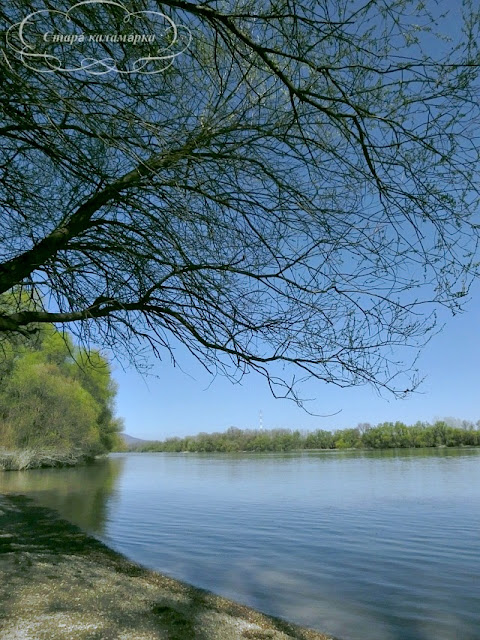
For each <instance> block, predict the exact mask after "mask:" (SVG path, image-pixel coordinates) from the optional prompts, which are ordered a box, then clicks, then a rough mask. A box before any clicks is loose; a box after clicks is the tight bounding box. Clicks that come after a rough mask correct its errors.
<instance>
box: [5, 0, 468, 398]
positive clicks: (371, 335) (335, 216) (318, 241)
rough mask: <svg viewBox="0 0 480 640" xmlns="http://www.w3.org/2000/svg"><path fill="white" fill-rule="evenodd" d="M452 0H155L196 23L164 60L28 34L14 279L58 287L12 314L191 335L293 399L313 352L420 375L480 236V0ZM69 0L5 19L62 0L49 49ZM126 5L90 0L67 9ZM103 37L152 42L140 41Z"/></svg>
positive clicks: (14, 74)
mask: <svg viewBox="0 0 480 640" xmlns="http://www.w3.org/2000/svg"><path fill="white" fill-rule="evenodd" d="M80 4H82V3H80ZM26 5H28V6H26ZM443 5H444V3H442V2H441V3H439V4H435V7H434V8H433V9H432V11H433V13H429V9H428V6H429V3H422V2H418V1H417V0H415V1H413V0H388V1H385V0H365V1H357V0H295V1H291V0H265V1H262V2H255V3H254V2H252V1H251V0H228V1H220V0H218V1H216V0H213V1H208V2H204V3H193V2H189V1H186V0H168V1H166V2H162V3H156V2H153V0H152V1H147V0H145V1H143V0H135V2H131V3H129V8H130V10H131V11H133V9H135V10H136V11H139V10H142V9H144V10H147V9H148V10H151V11H154V10H155V11H157V12H159V11H161V12H163V14H165V15H166V16H168V18H169V20H171V21H172V22H173V23H174V24H175V25H180V26H181V28H182V29H183V31H181V29H180V27H179V33H180V32H182V33H183V35H184V37H185V38H186V36H185V34H186V33H187V29H188V31H189V32H190V34H191V41H190V42H189V43H185V42H184V43H183V45H182V46H180V44H179V47H180V50H181V49H182V48H185V46H186V44H188V47H187V48H186V49H185V50H184V51H183V53H181V55H179V56H178V57H176V58H175V59H173V60H171V64H165V66H164V68H162V70H161V73H157V72H156V71H158V69H155V68H154V67H149V66H148V65H147V66H146V67H145V66H144V67H143V69H142V72H141V73H119V72H118V69H117V72H115V71H112V70H110V71H109V70H108V69H105V68H103V69H99V68H98V67H97V68H96V73H95V74H94V73H93V72H89V71H88V70H83V71H81V70H80V71H76V72H62V71H58V70H53V69H52V67H51V66H50V67H49V66H48V64H47V63H46V62H45V59H42V58H40V59H36V60H35V61H33V62H32V60H33V58H32V59H31V58H29V59H28V60H27V62H28V64H27V63H26V59H25V56H23V58H22V56H20V55H19V49H18V48H17V49H15V48H12V46H10V45H11V40H12V39H11V38H10V44H9V42H6V43H5V48H4V55H3V57H2V60H1V65H0V75H1V80H2V86H3V93H2V95H1V96H0V109H1V113H2V122H1V126H0V140H1V149H0V169H1V172H2V173H1V177H0V216H1V225H0V261H1V263H0V292H7V291H12V290H17V291H20V290H22V291H25V290H28V291H33V290H36V291H41V292H42V299H43V300H44V301H45V302H44V308H43V309H33V310H22V308H21V306H20V303H19V306H18V308H13V309H12V308H8V309H6V308H2V309H0V332H4V333H9V334H11V333H18V332H24V333H25V332H28V331H29V330H31V328H32V327H34V326H38V325H39V324H41V323H63V324H67V325H68V326H69V330H70V331H71V332H72V333H73V334H74V335H76V337H77V338H78V339H79V340H81V341H84V342H85V343H88V342H90V341H93V342H97V343H98V342H100V343H101V344H103V345H106V346H108V347H111V348H113V349H115V350H116V352H117V353H121V352H123V353H126V354H127V355H128V356H130V357H132V358H133V359H135V358H136V357H137V356H138V352H139V349H141V346H140V345H141V344H146V345H148V346H150V347H151V348H152V349H153V351H154V352H155V353H156V354H157V355H158V356H160V357H163V355H164V354H169V355H170V356H171V357H172V358H173V359H174V360H175V348H176V346H177V345H178V343H182V344H183V345H186V347H187V348H188V349H189V350H190V352H191V353H192V354H193V355H194V356H195V357H197V358H198V359H199V360H200V361H201V362H202V363H203V364H204V365H205V366H206V367H207V368H209V370H211V371H212V372H216V371H221V372H223V373H225V374H227V375H229V376H231V377H232V378H234V379H238V377H239V376H241V375H242V374H243V373H245V372H247V371H249V370H252V369H253V370H256V371H259V372H261V373H262V374H264V375H265V376H266V377H267V378H268V380H269V382H270V385H271V387H272V389H273V391H274V393H276V394H283V395H287V396H293V397H297V395H296V393H297V392H296V390H295V389H296V387H295V384H294V383H295V380H294V378H295V375H296V374H294V373H292V371H293V370H298V371H299V374H297V375H299V376H300V378H303V377H308V376H313V377H315V378H318V379H320V380H323V381H325V382H328V383H334V384H337V385H340V386H350V385H357V384H363V383H370V384H373V385H374V386H376V387H378V388H385V389H388V390H390V391H392V392H393V393H396V394H402V393H404V392H405V391H408V390H409V389H411V388H413V387H414V386H415V375H414V373H412V372H410V373H411V375H410V374H409V373H408V372H409V369H410V367H411V363H412V361H414V358H415V355H413V356H412V358H410V352H409V351H407V352H406V353H407V355H406V356H405V357H403V356H402V357H399V355H398V350H397V347H399V346H405V345H406V346H409V347H414V351H413V353H414V354H416V349H417V348H418V347H419V346H421V345H422V344H423V343H424V342H425V340H426V339H428V336H429V331H430V330H431V329H432V327H433V326H435V315H434V314H435V308H436V306H437V305H443V306H446V307H448V308H450V309H452V310H454V311H455V310H457V309H458V308H459V305H460V303H461V302H462V300H463V299H464V297H465V296H466V295H467V293H468V288H469V286H470V283H471V279H472V277H474V275H475V271H476V262H475V261H476V250H477V244H478V237H479V225H478V217H475V212H476V210H477V206H478V184H479V181H478V166H479V163H478V160H479V157H478V142H477V124H478V116H479V101H478V83H477V80H478V61H479V57H478V48H477V43H478V42H479V41H480V39H479V37H478V36H479V34H478V31H479V28H480V21H479V20H478V16H477V15H476V9H475V7H474V6H472V4H471V3H470V2H468V1H466V2H464V3H463V5H462V6H461V7H460V3H455V6H453V5H452V6H450V5H447V3H445V10H446V16H443V15H441V10H442V7H443ZM68 7H69V3H67V2H63V1H62V0H60V2H55V4H54V7H53V5H51V4H50V3H49V2H48V0H38V1H36V2H31V3H25V2H24V1H23V0H12V1H11V2H10V3H9V5H8V8H7V7H3V9H2V10H1V11H2V16H1V17H2V20H3V22H4V23H5V24H6V25H8V26H9V27H10V26H12V25H15V24H16V23H18V22H19V21H21V20H22V19H23V18H24V17H25V15H26V13H28V11H30V10H31V11H34V10H36V11H40V10H45V11H43V12H42V13H41V14H39V15H40V18H41V24H39V25H33V26H31V28H32V29H36V31H35V32H34V34H36V35H37V36H38V38H37V40H38V42H42V43H43V44H42V46H44V48H45V47H47V45H48V46H50V45H49V44H48V43H47V44H45V38H43V39H42V38H40V36H39V34H40V35H41V34H42V33H46V32H48V33H54V32H56V31H58V30H59V27H58V24H57V23H56V22H55V20H56V19H57V17H56V16H57V14H54V13H52V12H50V13H49V12H48V11H46V10H47V9H52V8H54V9H55V10H56V11H57V12H58V11H60V10H61V9H64V10H66V9H67V8H68ZM145 15H147V14H145ZM123 17H124V10H123V9H122V7H121V3H111V2H102V4H101V5H99V4H98V3H83V4H82V6H81V7H80V8H79V9H78V11H77V13H76V14H75V19H72V20H70V21H69V22H68V23H66V22H65V23H62V25H63V26H62V28H64V29H70V33H71V34H77V35H78V34H79V33H84V34H89V33H91V34H93V33H98V32H99V31H102V29H103V30H104V31H105V32H107V31H108V32H111V31H113V30H114V28H115V29H117V31H118V30H119V29H120V30H121V29H126V28H127V27H125V22H124V21H123ZM32 24H33V22H32ZM112 25H113V26H112ZM122 25H123V26H122ZM42 30H43V31H42ZM109 30H110V31H109ZM17 31H18V29H17ZM9 33H10V36H12V37H13V36H14V35H15V29H14V28H12V29H11V30H10V32H9ZM175 33H176V32H175ZM12 34H13V35H12ZM165 37H166V38H167V40H168V38H170V44H171V40H172V31H171V29H170V31H169V30H168V29H167V31H166V35H165ZM175 37H176V36H175ZM52 46H53V45H52ZM96 46H97V47H99V50H100V51H101V53H102V54H103V55H104V57H105V59H107V58H108V59H119V60H125V59H127V58H128V56H129V55H130V57H131V49H130V52H129V49H128V47H129V44H128V42H123V41H122V42H100V43H97V44H96ZM145 46H146V45H145ZM165 46H167V45H165ZM47 49H48V47H47ZM47 49H45V50H47ZM71 51H72V45H71V42H64V43H61V42H57V43H56V44H55V49H54V53H55V55H56V56H58V59H63V57H65V56H67V57H68V55H72V54H71ZM142 51H143V50H142ZM145 59H146V58H145ZM145 64H146V63H145ZM42 65H43V66H42ZM46 65H47V66H46ZM15 287H16V288H17V289H14V288H15ZM397 360H399V362H397ZM283 365H287V366H288V367H289V368H288V369H287V371H286V372H284V371H283V370H282V367H283ZM290 365H292V367H290ZM405 371H406V372H407V376H406V377H404V376H402V375H399V374H400V373H401V372H405ZM45 375H46V376H47V377H48V376H50V375H54V374H53V373H52V371H51V370H50V369H48V368H47V369H46V370H45ZM292 377H293V379H292ZM32 384H33V380H32ZM52 384H53V383H52ZM71 393H72V397H73V395H74V394H75V393H76V391H75V390H74V389H73V388H72V389H71Z"/></svg>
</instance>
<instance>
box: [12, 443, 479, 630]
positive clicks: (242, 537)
mask: <svg viewBox="0 0 480 640" xmlns="http://www.w3.org/2000/svg"><path fill="white" fill-rule="evenodd" d="M0 492H21V493H25V494H28V495H31V496H32V497H33V498H34V499H35V500H36V501H38V502H39V503H40V504H41V505H43V506H48V507H51V508H54V509H56V510H57V511H59V512H60V514H61V515H62V516H63V517H65V518H67V519H69V520H71V521H72V522H74V523H76V524H78V525H80V526H81V527H82V528H84V529H86V530H87V531H89V532H91V533H93V534H95V535H96V536H97V537H99V538H101V539H102V540H103V541H105V542H106V543H107V544H109V545H110V546H112V547H114V548H115V549H117V550H118V551H121V552H122V553H124V554H126V555H127V556H129V557H130V558H131V559H133V560H135V561H137V562H140V563H141V564H143V565H145V566H148V567H150V568H153V569H156V570H158V571H160V572H162V573H165V574H168V575H171V576H172V577H175V578H178V579H180V580H184V581H186V582H189V583H192V584H194V585H196V586H199V587H203V588H206V589H209V590H211V591H214V592H215V593H218V594H221V595H224V596H227V597H229V598H232V599H234V600H237V601H240V602H242V603H245V604H247V605H250V606H253V607H255V608H258V609H260V610H262V611H265V612H267V613H270V614H272V615H276V616H280V617H283V618H286V619H289V620H291V621H293V622H297V623H298V624H302V625H306V626H311V627H314V628H317V629H319V630H321V631H324V632H327V633H331V634H333V635H335V636H337V637H339V638H342V639H343V640H480V545H479V543H480V450H476V449H456V450H453V449H440V450H418V451H416V450H407V451H399V450H397V451H386V452H310V453H305V454H285V455H282V454H265V455H263V454H250V455H247V454H245V455H223V454H215V455H211V454H204V455H202V454H114V455H112V456H110V457H109V458H108V459H106V460H104V461H100V462H97V463H95V464H94V465H92V466H88V467H79V468H75V469H65V470H47V469H45V470H39V471H28V472H5V473H1V472H0Z"/></svg>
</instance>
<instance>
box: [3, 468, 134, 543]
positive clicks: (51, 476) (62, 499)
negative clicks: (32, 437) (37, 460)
mask: <svg viewBox="0 0 480 640" xmlns="http://www.w3.org/2000/svg"><path fill="white" fill-rule="evenodd" d="M124 463H125V460H124V459H123V458H106V459H103V460H98V461H96V462H95V463H93V464H89V465H85V466H79V467H74V468H71V469H68V468H65V469H32V470H30V471H8V472H4V473H2V472H0V493H21V494H25V495H29V496H31V497H33V498H34V499H35V500H36V501H37V502H38V503H39V504H40V505H42V506H44V507H49V508H50V509H55V510H56V511H58V512H59V513H60V515H61V516H62V517H63V518H66V519H67V520H70V522H73V523H74V524H76V525H78V526H79V527H82V529H85V530H87V531H90V532H92V533H95V534H98V535H101V534H102V533H104V531H105V525H106V522H107V509H108V501H109V500H111V499H112V497H113V494H114V492H115V485H116V483H117V481H118V478H119V476H120V474H121V472H122V469H123V466H124Z"/></svg>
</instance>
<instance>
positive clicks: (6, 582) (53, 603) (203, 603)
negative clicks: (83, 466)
mask: <svg viewBox="0 0 480 640" xmlns="http://www.w3.org/2000/svg"><path fill="white" fill-rule="evenodd" d="M290 639H291V640H332V639H331V638H330V637H329V636H325V635H323V634H321V633H318V632H316V631H310V630H308V629H304V628H301V627H297V626H295V625H291V624H289V623H287V622H284V621H283V620H278V619H275V618H271V617H269V616H266V615H263V614H261V613H258V612H257V611H254V610H253V609H249V608H248V607H244V606H242V605H239V604H236V603H234V602H232V601H230V600H226V599H225V598H220V597H218V596H215V595H213V594H211V593H208V592H206V591H202V590H200V589H196V588H194V587H192V586H190V585H187V584H185V583H182V582H178V581H176V580H172V579H170V578H167V577H165V576H162V575H160V574H158V573H155V572H153V571H149V570H147V569H144V568H142V567H140V566H139V565H136V564H134V563H132V562H130V561H129V560H127V559H126V558H125V557H124V556H122V555H120V554H118V553H116V552H114V551H112V550H111V549H109V548H108V547H106V546H104V545H103V544H101V543H100V542H98V541H97V540H95V539H94V538H92V537H90V536H88V535H86V534H85V533H83V532H82V531H81V530H80V529H78V528H77V527H75V526H74V525H72V524H70V523H68V522H66V521H65V520H61V519H59V518H58V517H57V516H56V515H55V514H54V513H53V512H52V511H49V510H48V509H44V508H42V507H38V506H35V505H34V504H33V503H32V502H31V501H30V500H29V499H27V498H25V497H23V496H0V640H290Z"/></svg>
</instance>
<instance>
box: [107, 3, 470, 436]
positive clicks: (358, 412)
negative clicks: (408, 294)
mask: <svg viewBox="0 0 480 640" xmlns="http://www.w3.org/2000/svg"><path fill="white" fill-rule="evenodd" d="M445 6H448V7H449V9H454V11H455V9H458V8H456V7H454V6H452V5H450V3H449V4H448V5H446V3H443V2H442V3H441V5H440V6H439V8H438V11H439V13H441V12H440V8H441V7H445ZM442 25H443V28H446V30H447V31H448V32H450V35H452V36H453V35H456V31H457V30H458V27H459V15H458V14H455V13H454V14H452V13H450V14H449V19H448V21H447V22H446V23H445V21H444V22H443V23H442ZM436 46H438V42H436ZM437 53H439V52H438V51H437ZM479 319H480V284H479V286H476V287H474V288H473V289H472V296H471V299H470V301H469V302H468V303H467V304H466V306H465V312H464V313H463V314H461V315H457V316H454V317H452V316H451V314H447V313H445V314H444V315H443V316H442V322H445V323H446V326H445V328H444V329H443V331H442V332H441V333H439V334H437V335H435V336H434V337H433V338H432V339H431V341H430V343H429V344H428V345H427V346H426V347H425V348H424V350H423V351H422V354H421V356H420V358H419V360H418V363H417V366H418V368H419V374H420V376H424V377H425V381H424V382H423V384H422V385H421V386H420V387H419V389H418V391H417V392H416V393H414V394H411V395H410V396H409V397H408V398H406V399H395V398H393V397H391V396H390V397H389V396H387V395H384V396H383V397H380V396H379V395H378V394H377V393H376V392H375V391H374V390H372V389H371V388H369V387H360V388H351V389H339V388H337V387H334V386H333V385H326V384H325V383H321V382H318V381H314V382H310V383H308V384H306V385H305V386H304V388H303V391H304V394H303V395H304V397H308V398H315V399H316V400H315V401H314V402H311V403H309V404H308V405H307V406H308V408H309V410H310V411H311V412H313V413H316V414H323V415H325V416H327V417H317V416H311V415H309V414H308V413H306V412H305V411H303V410H302V409H300V408H299V407H297V406H296V405H295V404H294V403H293V402H291V401H287V400H277V399H275V398H273V396H272V395H271V393H270V390H269V388H268V384H267V382H266V380H264V379H263V378H262V377H261V376H260V375H257V374H251V375H249V376H246V377H245V378H244V380H243V381H242V383H241V384H235V385H234V384H232V383H231V382H229V381H228V380H226V379H225V378H222V377H217V378H216V379H214V380H212V379H211V378H210V377H209V375H208V374H207V373H206V372H205V371H204V370H203V368H202V367H201V365H200V364H199V363H197V362H196V361H195V360H194V359H193V358H192V356H190V355H189V354H188V353H187V351H186V350H184V352H182V351H179V352H178V357H179V362H180V365H181V366H182V368H183V372H182V371H181V370H180V369H178V368H173V366H172V365H171V364H170V360H169V356H168V354H166V357H165V361H164V362H157V363H156V364H155V365H154V367H153V369H152V373H154V374H155V376H157V377H147V378H142V376H141V375H140V374H138V373H137V372H136V371H135V370H134V369H128V370H127V371H122V369H121V368H120V367H116V368H115V371H114V377H115V379H116V380H117V382H118V384H119V391H118V399H117V413H118V414H119V415H120V416H123V418H124V419H125V431H126V432H127V433H129V434H130V435H132V436H137V437H141V438H157V439H163V438H165V437H170V436H183V435H188V434H195V433H198V432H200V431H222V430H224V429H226V428H228V427H229V426H237V427H240V428H256V427H258V426H259V414H260V411H262V414H263V425H264V427H265V428H277V427H286V428H292V429H297V428H301V429H308V430H313V429H335V428H345V427H354V426H356V425H357V424H358V423H359V422H370V423H372V424H377V423H379V422H383V421H386V420H393V421H394V420H402V421H404V422H406V423H413V422H415V421H417V420H433V419H435V418H437V417H446V416H453V417H458V418H465V419H469V420H474V421H477V420H478V419H480V406H479V402H478V401H477V398H478V397H479V396H480V388H479V381H480V376H479V375H478V367H479V363H480V340H479V332H478V328H479ZM394 355H395V354H394ZM397 355H398V358H399V359H401V358H402V351H401V350H400V349H399V351H398V353H397ZM408 357H409V355H408V356H407V358H408ZM329 414H330V417H328V416H329ZM331 414H336V415H331Z"/></svg>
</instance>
